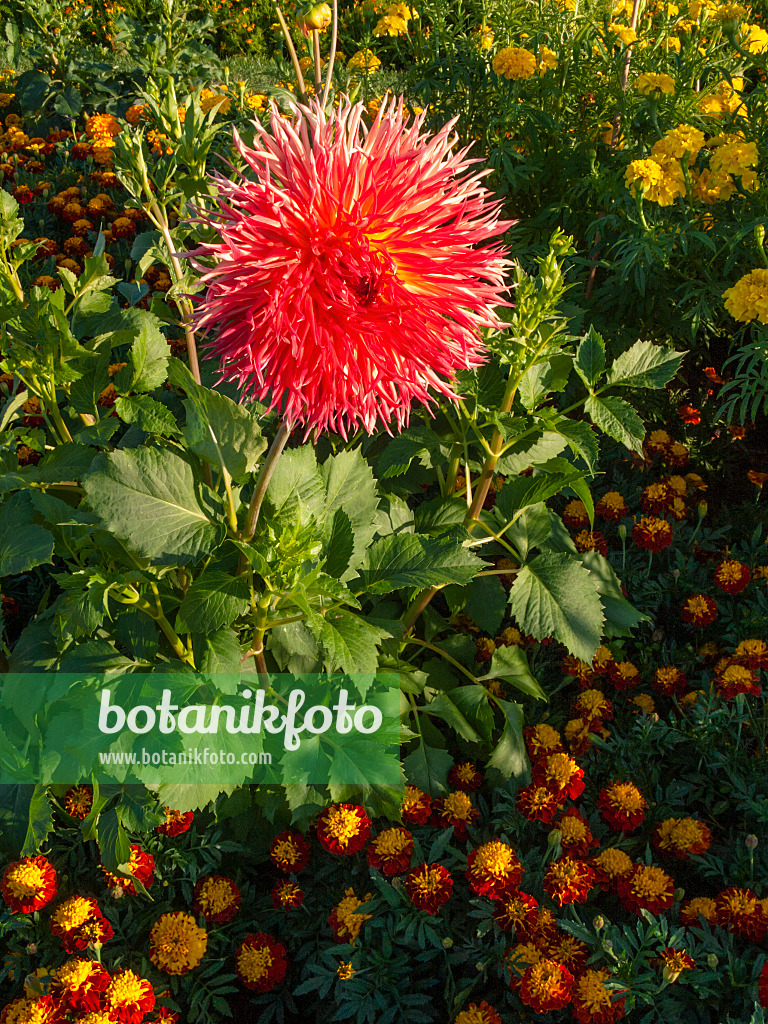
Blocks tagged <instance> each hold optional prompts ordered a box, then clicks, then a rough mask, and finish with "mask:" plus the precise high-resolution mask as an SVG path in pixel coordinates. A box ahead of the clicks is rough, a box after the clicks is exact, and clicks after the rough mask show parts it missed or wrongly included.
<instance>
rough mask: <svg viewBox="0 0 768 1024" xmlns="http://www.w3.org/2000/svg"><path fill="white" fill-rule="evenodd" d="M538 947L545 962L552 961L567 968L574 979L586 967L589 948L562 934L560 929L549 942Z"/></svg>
mask: <svg viewBox="0 0 768 1024" xmlns="http://www.w3.org/2000/svg"><path fill="white" fill-rule="evenodd" d="M540 946H541V950H542V953H543V955H544V956H545V957H546V958H547V960H554V961H555V963H558V964H562V965H563V967H567V968H568V970H569V971H570V972H571V974H572V975H573V976H574V978H575V977H577V976H578V975H579V974H581V972H582V971H583V970H584V968H585V967H586V966H587V960H588V959H589V946H588V945H587V944H586V942H582V941H581V940H580V939H576V938H574V936H573V935H569V934H568V932H564V931H563V930H562V928H558V929H557V935H556V936H555V938H554V939H552V941H551V942H549V943H547V944H546V945H545V944H544V943H541V944H540Z"/></svg>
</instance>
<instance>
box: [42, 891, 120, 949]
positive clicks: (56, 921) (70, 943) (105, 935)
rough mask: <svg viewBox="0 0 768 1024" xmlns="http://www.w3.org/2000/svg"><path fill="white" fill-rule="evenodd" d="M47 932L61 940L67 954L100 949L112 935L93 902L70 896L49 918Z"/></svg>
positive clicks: (107, 923)
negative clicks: (98, 947) (91, 948)
mask: <svg viewBox="0 0 768 1024" xmlns="http://www.w3.org/2000/svg"><path fill="white" fill-rule="evenodd" d="M51 932H52V934H53V935H55V936H57V937H58V938H60V939H61V941H62V944H63V946H64V949H65V951H66V952H67V953H76V952H79V951H81V950H84V949H87V948H88V946H96V945H103V944H104V943H105V942H108V941H109V940H110V939H111V938H112V937H113V935H114V932H113V931H112V926H111V925H110V923H109V922H108V921H107V919H106V918H105V917H104V915H103V914H102V913H101V911H100V910H99V905H98V903H97V902H96V900H93V899H89V898H87V897H85V896H70V898H69V899H68V900H65V901H64V902H63V903H62V904H61V905H60V906H58V907H57V908H56V909H55V910H54V912H53V914H52V916H51Z"/></svg>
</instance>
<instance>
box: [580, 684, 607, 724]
mask: <svg viewBox="0 0 768 1024" xmlns="http://www.w3.org/2000/svg"><path fill="white" fill-rule="evenodd" d="M571 714H572V715H575V716H578V717H579V718H582V719H583V720H584V721H585V722H592V721H594V720H595V719H600V721H610V720H611V719H612V718H613V705H612V704H611V702H610V701H609V700H608V698H607V697H606V696H605V694H604V693H603V692H602V690H595V689H589V690H582V692H581V693H580V694H579V695H578V697H576V699H575V700H574V701H573V703H572V705H571Z"/></svg>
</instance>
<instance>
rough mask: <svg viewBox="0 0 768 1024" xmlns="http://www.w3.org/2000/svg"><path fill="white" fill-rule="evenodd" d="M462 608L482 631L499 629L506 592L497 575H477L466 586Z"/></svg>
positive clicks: (492, 632) (487, 631)
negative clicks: (465, 598) (465, 601)
mask: <svg viewBox="0 0 768 1024" xmlns="http://www.w3.org/2000/svg"><path fill="white" fill-rule="evenodd" d="M466 597H467V603H466V605H465V608H464V610H465V611H466V613H467V615H468V616H469V617H470V619H472V621H473V622H474V623H475V624H476V625H478V626H479V627H480V629H482V630H483V632H484V633H491V634H495V633H497V632H498V631H499V628H500V627H501V623H502V621H503V619H504V615H505V613H506V610H507V592H506V590H505V589H504V587H503V586H502V585H501V583H500V582H499V578H498V576H479V577H478V578H476V579H474V580H472V581H471V582H470V583H469V585H468V586H467V588H466Z"/></svg>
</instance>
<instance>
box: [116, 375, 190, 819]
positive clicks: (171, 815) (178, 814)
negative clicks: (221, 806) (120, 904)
mask: <svg viewBox="0 0 768 1024" xmlns="http://www.w3.org/2000/svg"><path fill="white" fill-rule="evenodd" d="M123 365H125V364H123ZM110 376H111V374H110ZM194 817H195V812H194V811H172V810H171V808H170V807H166V808H165V821H164V822H163V823H162V825H158V826H157V831H158V832H161V833H162V834H163V835H164V836H171V837H173V836H180V835H182V834H183V833H184V832H186V831H187V830H188V829H189V828H190V827H191V826H192V822H193V820H194Z"/></svg>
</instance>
